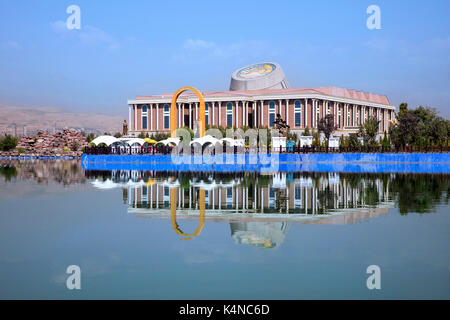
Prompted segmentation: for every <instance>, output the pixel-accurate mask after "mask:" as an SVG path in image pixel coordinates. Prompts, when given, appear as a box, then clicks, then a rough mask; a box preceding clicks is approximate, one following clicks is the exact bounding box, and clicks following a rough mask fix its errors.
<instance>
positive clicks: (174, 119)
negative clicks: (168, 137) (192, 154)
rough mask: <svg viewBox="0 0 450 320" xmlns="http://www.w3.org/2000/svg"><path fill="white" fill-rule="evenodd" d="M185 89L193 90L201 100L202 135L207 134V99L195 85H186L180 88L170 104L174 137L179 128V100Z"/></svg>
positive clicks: (171, 130)
mask: <svg viewBox="0 0 450 320" xmlns="http://www.w3.org/2000/svg"><path fill="white" fill-rule="evenodd" d="M185 91H192V92H194V93H195V94H196V95H197V98H198V99H199V100H200V110H199V114H198V118H199V121H200V132H199V133H200V137H203V136H204V135H205V100H204V99H203V95H202V93H201V92H200V91H198V90H197V89H195V88H193V87H184V88H181V89H179V90H178V91H177V92H175V94H174V95H173V98H172V104H171V105H170V132H171V134H172V138H176V129H177V118H178V117H177V100H178V97H179V96H180V94H182V93H183V92H185Z"/></svg>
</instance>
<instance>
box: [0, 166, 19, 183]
mask: <svg viewBox="0 0 450 320" xmlns="http://www.w3.org/2000/svg"><path fill="white" fill-rule="evenodd" d="M0 175H1V176H3V178H5V182H9V181H11V180H12V179H13V178H15V177H17V169H16V167H14V166H9V165H7V166H0Z"/></svg>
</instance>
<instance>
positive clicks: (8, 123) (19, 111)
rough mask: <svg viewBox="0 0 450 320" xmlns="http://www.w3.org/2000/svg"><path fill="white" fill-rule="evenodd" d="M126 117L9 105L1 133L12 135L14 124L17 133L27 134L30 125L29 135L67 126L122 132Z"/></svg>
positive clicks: (0, 115)
mask: <svg viewBox="0 0 450 320" xmlns="http://www.w3.org/2000/svg"><path fill="white" fill-rule="evenodd" d="M124 119H125V118H124V117H121V116H117V115H107V114H101V113H94V112H72V111H68V110H64V109H62V108H54V107H6V106H0V134H1V135H3V134H4V133H10V134H12V133H13V131H14V129H13V128H14V124H15V125H16V128H17V129H16V130H17V135H22V134H23V128H24V126H26V131H27V134H28V135H32V134H36V133H37V132H38V131H45V130H47V131H48V132H50V133H52V132H53V130H54V128H55V129H56V131H62V130H63V129H64V128H68V129H75V130H77V131H85V132H87V133H91V132H92V133H95V134H102V133H104V132H111V133H115V132H121V131H122V122H123V120H124Z"/></svg>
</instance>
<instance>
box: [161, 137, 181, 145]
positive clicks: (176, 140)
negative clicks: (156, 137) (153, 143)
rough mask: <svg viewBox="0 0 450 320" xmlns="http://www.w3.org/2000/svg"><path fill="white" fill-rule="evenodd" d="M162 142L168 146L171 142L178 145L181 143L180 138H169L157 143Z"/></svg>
mask: <svg viewBox="0 0 450 320" xmlns="http://www.w3.org/2000/svg"><path fill="white" fill-rule="evenodd" d="M160 143H162V144H163V145H165V146H167V145H169V144H173V145H176V146H177V145H178V144H179V143H180V138H168V139H166V140H161V141H159V142H158V143H157V144H160Z"/></svg>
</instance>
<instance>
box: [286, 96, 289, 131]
mask: <svg viewBox="0 0 450 320" xmlns="http://www.w3.org/2000/svg"><path fill="white" fill-rule="evenodd" d="M286 123H287V125H289V99H286Z"/></svg>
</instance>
